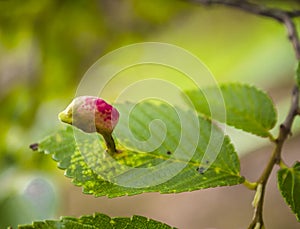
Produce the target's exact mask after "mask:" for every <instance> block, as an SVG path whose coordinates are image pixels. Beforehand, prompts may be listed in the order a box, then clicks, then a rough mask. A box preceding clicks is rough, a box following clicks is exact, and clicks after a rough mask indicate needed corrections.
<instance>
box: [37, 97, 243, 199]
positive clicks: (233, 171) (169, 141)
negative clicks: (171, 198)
mask: <svg viewBox="0 0 300 229" xmlns="http://www.w3.org/2000/svg"><path fill="white" fill-rule="evenodd" d="M118 110H119V112H120V114H121V115H120V120H119V124H118V125H117V127H116V129H115V137H114V138H115V139H117V142H116V145H117V148H118V149H119V150H120V151H121V152H119V153H117V154H115V155H113V156H111V155H109V154H108V153H107V152H106V150H105V144H104V141H103V139H102V136H100V135H99V134H96V133H94V134H87V133H83V132H82V131H80V130H78V129H77V128H71V127H68V128H67V129H66V130H61V131H58V132H57V133H56V134H54V135H52V136H49V137H48V138H46V139H45V140H43V141H42V142H40V143H39V146H38V150H39V151H43V152H45V153H50V154H52V157H53V159H54V160H56V161H57V162H58V167H59V168H61V169H64V170H65V175H66V176H68V177H70V178H72V179H73V183H74V184H75V185H78V186H82V187H83V192H84V193H87V194H93V195H95V196H104V195H106V196H109V197H117V196H123V195H135V194H139V193H143V192H160V193H179V192H185V191H193V190H199V189H203V188H210V187H216V186H226V185H236V184H240V183H242V182H243V181H244V178H243V177H241V176H240V174H239V171H240V165H239V160H238V157H237V154H236V152H235V150H234V148H233V146H232V144H231V143H230V140H229V138H228V137H227V136H224V134H223V132H222V131H221V130H220V129H219V128H217V127H216V126H214V125H212V124H211V122H210V121H208V120H206V119H204V118H201V117H198V116H197V115H196V116H195V119H193V116H191V115H190V114H193V112H186V111H183V110H181V109H178V108H176V109H175V108H172V107H170V106H167V105H165V104H160V105H158V104H154V103H148V102H144V103H140V104H138V105H136V106H135V107H134V108H133V109H132V105H131V104H129V103H126V104H122V105H119V106H118ZM130 111H131V113H130ZM129 113H130V114H129ZM157 119H159V120H160V121H157ZM197 125H198V126H197ZM199 127H200V128H199Z"/></svg>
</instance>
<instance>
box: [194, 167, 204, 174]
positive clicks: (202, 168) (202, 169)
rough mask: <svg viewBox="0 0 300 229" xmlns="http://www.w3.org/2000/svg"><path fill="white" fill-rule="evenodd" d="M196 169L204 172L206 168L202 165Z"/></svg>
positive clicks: (201, 172)
mask: <svg viewBox="0 0 300 229" xmlns="http://www.w3.org/2000/svg"><path fill="white" fill-rule="evenodd" d="M196 170H197V171H198V173H200V174H204V171H205V168H204V167H202V166H201V167H199V168H197V169H196Z"/></svg>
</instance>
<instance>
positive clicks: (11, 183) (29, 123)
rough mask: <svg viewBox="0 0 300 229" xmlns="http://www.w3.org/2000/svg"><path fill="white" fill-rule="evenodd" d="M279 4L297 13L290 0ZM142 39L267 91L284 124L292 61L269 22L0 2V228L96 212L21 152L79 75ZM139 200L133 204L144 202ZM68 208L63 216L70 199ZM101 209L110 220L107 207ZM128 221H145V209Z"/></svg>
mask: <svg viewBox="0 0 300 229" xmlns="http://www.w3.org/2000/svg"><path fill="white" fill-rule="evenodd" d="M267 4H272V5H274V4H275V3H274V2H272V1H269V2H268V3H267ZM275 5H276V4H275ZM277 6H280V7H284V8H289V9H295V8H296V7H297V8H298V9H299V8H300V7H299V5H298V3H297V2H296V1H295V2H293V1H287V2H285V3H278V4H277ZM297 27H298V28H299V23H298V25H297ZM145 41H156V42H166V43H170V44H175V45H178V46H180V47H182V48H184V49H186V50H188V51H189V52H191V53H193V54H194V55H196V56H197V57H198V58H200V59H201V60H202V61H203V62H204V63H205V64H206V65H207V66H208V68H209V69H210V70H211V71H212V73H213V74H214V76H215V78H216V80H217V81H218V82H228V81H241V82H247V83H251V84H255V85H257V86H258V87H260V88H262V89H264V90H266V91H267V92H269V93H270V95H271V96H272V98H273V100H274V101H275V102H276V104H277V105H278V107H279V112H278V113H279V120H282V115H284V114H285V112H286V109H287V108H286V107H287V104H288V103H287V101H288V97H289V91H290V88H291V86H292V84H293V80H294V70H295V66H296V60H295V58H294V53H293V50H292V47H291V45H290V43H289V42H288V39H287V36H286V31H285V28H284V27H283V26H282V25H280V24H279V23H277V22H276V21H273V20H270V19H266V18H261V17H257V16H253V15H250V14H247V13H244V12H241V11H238V10H234V9H229V8H226V7H222V6H217V7H209V8H207V7H203V6H199V5H196V4H191V3H187V2H185V1H179V0H178V1H177V0H152V1H141V0H98V1H95V0H91V1H84V0H79V1H60V0H41V1H34V0H31V1H26V3H25V2H24V1H20V0H0V107H1V113H0V126H1V131H0V185H1V188H0V228H5V227H7V226H9V225H12V226H14V227H15V226H16V225H17V224H24V223H30V222H31V221H32V220H42V219H46V218H57V217H58V216H59V215H66V214H74V215H80V214H87V213H89V214H92V213H93V212H91V211H89V210H91V209H93V210H94V208H91V206H87V205H85V204H84V202H85V199H84V198H89V197H85V196H84V195H77V194H78V193H80V190H79V189H78V188H76V190H77V191H75V193H77V194H76V195H73V194H72V193H74V191H72V190H73V186H72V185H70V183H71V182H70V180H68V179H66V178H64V176H63V172H62V171H59V170H58V169H57V168H56V164H55V162H53V161H52V160H51V159H50V157H49V156H45V155H41V154H39V153H37V152H32V151H31V150H30V149H29V147H28V146H29V145H30V144H31V143H34V142H37V141H39V140H40V139H42V138H43V137H45V136H47V135H48V134H50V133H52V132H53V131H55V130H57V129H58V128H62V127H63V125H62V124H61V123H59V121H58V120H57V114H58V112H60V111H61V110H63V109H64V108H65V106H66V105H67V104H68V103H69V102H70V101H71V99H72V98H73V97H74V95H75V93H76V88H77V86H78V84H79V82H80V80H81V78H82V76H83V75H84V73H85V72H86V71H87V70H88V68H89V67H90V66H91V65H92V64H93V63H94V62H95V61H97V60H98V59H99V58H100V57H101V56H103V55H105V54H107V53H108V52H110V51H113V50H115V49H117V48H119V47H122V46H124V45H129V44H134V43H136V42H145ZM129 55H130V54H129ZM179 58H180V57H179ZM117 84H118V82H116V85H115V87H116V89H115V90H117V88H118V86H120V85H117ZM107 99H109V95H108V98H107ZM228 132H229V133H230V134H232V136H233V141H234V143H235V144H236V147H237V149H238V152H239V154H241V155H242V154H245V153H247V152H251V151H253V150H255V149H257V148H259V147H260V146H263V144H265V143H266V142H265V141H261V140H259V139H258V138H256V137H253V136H250V135H247V134H242V133H241V132H239V131H235V130H232V129H229V130H228ZM274 132H275V133H276V130H275V131H274ZM253 141H255V143H253ZM70 190H71V191H70ZM78 190H79V191H78ZM203 192H205V191H203ZM199 194H200V193H199ZM67 196H71V197H73V199H71V200H70V199H68V198H66V197H67ZM178 196H179V197H180V195H178ZM80 198H82V201H79V200H78V199H80ZM130 198H133V197H130ZM139 198H141V197H136V199H135V200H139ZM145 198H146V199H147V198H148V197H147V196H146V197H145ZM149 198H150V199H151V198H157V196H155V197H151V196H149ZM159 198H163V197H159ZM168 198H169V199H170V198H171V197H168ZM172 198H176V195H175V196H173V197H172ZM119 199H121V198H119ZM146 199H140V202H134V204H136V205H137V206H140V205H141V206H142V205H144V204H150V205H151V201H149V199H147V200H146ZM100 200H101V198H99V199H98V200H97V201H98V202H96V200H94V202H89V203H95V205H97V206H102V208H100V207H99V211H102V212H103V211H104V213H105V206H106V205H107V208H110V206H109V205H110V204H109V202H108V201H109V200H103V201H104V202H103V203H104V204H102V203H101V201H100ZM68 201H69V202H68ZM76 201H79V202H78V204H71V206H72V209H71V210H70V202H72V203H77V202H76ZM118 201H119V200H116V201H115V202H113V203H115V204H116V203H118ZM126 201H127V202H126ZM170 201H171V202H172V199H170ZM120 203H122V206H116V208H120V207H121V208H122V209H125V210H124V211H125V212H127V213H128V214H129V213H131V212H130V211H128V210H126V209H129V208H130V209H132V208H134V207H133V206H132V203H131V202H130V200H128V199H126V200H125V202H121V201H120ZM248 204H249V206H250V202H248ZM114 206H115V205H114ZM137 208H138V207H137ZM153 208H154V206H153ZM95 209H98V208H95ZM103 209H104V210H103ZM179 210H180V207H179V209H178V211H179ZM107 212H108V213H111V214H114V212H113V210H111V209H110V210H108V211H107ZM249 212H250V215H251V214H252V210H251V208H250V209H249ZM134 214H144V215H146V216H149V217H151V215H147V213H146V212H143V211H141V212H138V211H137V212H134ZM195 215H197V212H196V213H195ZM120 216H121V215H120ZM122 216H123V215H122ZM195 217H196V216H195ZM195 217H194V218H195ZM250 217H251V216H250ZM176 218H180V217H179V216H178V217H176ZM182 218H184V215H183V217H182ZM169 219H170V220H169V221H167V220H166V219H165V218H163V217H161V220H164V221H165V222H166V223H170V224H171V225H173V226H180V225H181V224H180V222H177V221H176V220H177V219H175V218H174V217H172V216H170V217H169ZM231 220H233V219H231ZM193 222H194V221H193ZM195 222H196V224H195V225H194V224H193V225H192V224H187V222H185V221H184V219H182V225H188V226H187V227H188V228H199V227H198V226H199V224H197V221H195ZM244 223H246V224H247V223H248V222H247V220H246V221H245V222H244ZM224 228H225V227H224ZM229 228H230V227H229ZM272 228H275V227H272ZM278 228H279V227H278Z"/></svg>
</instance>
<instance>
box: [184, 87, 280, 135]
mask: <svg viewBox="0 0 300 229" xmlns="http://www.w3.org/2000/svg"><path fill="white" fill-rule="evenodd" d="M187 94H188V96H189V97H190V99H191V100H192V102H193V104H194V106H195V107H196V110H197V111H198V112H199V113H201V114H204V115H206V116H208V117H210V118H212V119H215V120H218V121H221V122H225V123H227V124H228V125H231V126H234V127H236V128H238V129H242V130H244V131H246V132H250V133H252V134H256V135H258V136H261V137H269V136H271V135H270V133H269V130H271V129H272V128H273V127H274V125H275V124H276V119H277V117H276V111H275V108H274V105H273V103H272V101H271V99H270V98H269V97H268V96H267V95H266V94H265V93H264V92H262V91H260V90H258V89H257V88H255V87H253V86H249V85H242V84H235V83H231V84H224V85H221V86H220V88H206V89H204V90H203V91H188V93H187ZM213 111H214V112H213Z"/></svg>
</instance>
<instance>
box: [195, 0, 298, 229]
mask: <svg viewBox="0 0 300 229" xmlns="http://www.w3.org/2000/svg"><path fill="white" fill-rule="evenodd" d="M191 1H193V2H195V3H200V4H206V5H211V4H220V5H226V6H230V7H234V8H238V9H240V10H243V11H246V12H249V13H252V14H256V15H260V16H264V17H269V18H272V19H275V20H276V21H279V22H280V23H282V24H284V25H285V27H286V29H287V35H288V38H289V40H290V42H291V43H292V45H293V49H294V52H295V56H296V58H297V60H299V59H300V42H299V37H298V33H297V28H296V26H295V24H294V22H293V20H292V19H293V18H294V17H298V16H300V11H299V10H295V11H285V10H281V9H277V8H267V7H265V6H263V5H259V4H255V3H251V2H248V1H243V0H191ZM299 114H300V108H299V88H298V87H297V86H294V88H293V93H292V102H291V106H290V109H289V112H288V114H287V116H286V118H285V120H284V122H283V123H282V124H281V125H280V128H279V134H278V137H277V138H276V139H275V141H274V140H273V139H270V140H271V141H272V142H274V143H275V148H274V150H273V153H272V156H271V158H270V160H269V162H268V164H267V165H266V167H265V169H264V171H263V173H262V175H261V176H260V178H259V179H258V181H257V182H256V187H255V186H254V185H253V184H255V183H250V182H248V181H246V182H245V183H244V185H245V186H247V187H248V188H250V189H253V187H255V189H256V194H255V198H254V201H253V206H254V216H253V219H252V222H251V223H250V225H249V229H262V228H264V221H263V204H264V197H265V190H266V185H267V182H268V179H269V177H270V174H271V172H272V170H273V168H274V165H275V164H279V165H280V166H286V165H285V164H284V163H283V161H282V159H281V152H282V147H283V144H284V142H285V141H286V139H287V138H288V136H289V135H290V134H291V127H292V124H293V121H294V119H295V117H296V116H297V115H299Z"/></svg>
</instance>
